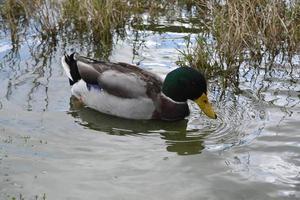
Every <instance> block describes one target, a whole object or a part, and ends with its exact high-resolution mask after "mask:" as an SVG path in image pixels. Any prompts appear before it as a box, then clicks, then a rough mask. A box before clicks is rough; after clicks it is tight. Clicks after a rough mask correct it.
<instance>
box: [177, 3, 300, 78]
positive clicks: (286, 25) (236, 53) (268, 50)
mask: <svg viewBox="0 0 300 200" xmlns="http://www.w3.org/2000/svg"><path fill="white" fill-rule="evenodd" d="M195 5H196V6H197V8H198V12H201V13H200V14H199V15H202V16H206V23H205V26H206V32H204V33H201V34H199V35H198V38H197V40H196V45H195V46H194V47H193V51H190V50H189V51H185V52H183V57H182V62H181V64H188V65H190V66H193V67H196V68H200V69H202V70H206V71H210V73H212V72H221V73H222V74H227V75H230V76H235V75H238V70H239V67H241V66H243V65H245V64H250V65H254V66H260V65H261V64H262V62H263V61H264V62H266V63H268V64H270V65H271V64H272V63H274V62H275V61H276V60H278V59H279V58H281V60H282V61H286V60H291V59H292V57H293V56H294V55H295V54H297V52H298V53H299V49H300V34H299V33H300V2H299V1H285V0H274V1H269V0H245V1H240V0H228V1H208V0H207V1H200V2H199V1H195ZM266 63H265V64H266ZM270 65H269V66H270Z"/></svg>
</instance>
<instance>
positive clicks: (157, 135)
mask: <svg viewBox="0 0 300 200" xmlns="http://www.w3.org/2000/svg"><path fill="white" fill-rule="evenodd" d="M141 32H142V33H143V35H142V36H141V37H142V39H141V41H142V42H141V43H139V48H137V44H136V40H135V38H134V37H133V34H132V33H131V30H128V36H127V37H126V38H125V39H124V40H120V39H118V40H117V38H115V39H114V40H115V41H114V47H113V51H112V53H111V56H110V60H112V61H122V62H129V63H135V64H138V65H139V66H140V67H142V68H144V69H147V70H150V71H152V72H154V73H156V74H158V75H160V76H162V77H164V76H165V75H166V74H167V73H168V72H169V71H170V70H172V69H174V68H175V67H176V64H175V62H176V61H177V59H178V56H179V52H178V49H183V48H184V37H185V36H186V35H187V34H185V33H182V31H180V32H178V33H177V32H176V31H171V32H168V29H166V31H164V32H162V33H155V32H152V31H141ZM20 44H21V45H20V46H19V47H18V48H19V49H18V50H17V51H16V50H15V49H14V48H13V46H12V44H11V42H10V40H9V37H8V35H6V34H4V33H2V34H1V37H0V58H1V61H0V62H1V63H0V199H12V198H13V197H16V198H17V199H18V198H20V199H22V198H24V199H35V198H38V199H42V198H44V197H46V199H131V200H132V199H228V200H232V199H237V200H239V199H299V198H300V132H299V130H300V124H299V119H300V105H299V101H300V77H299V76H300V66H299V59H297V58H296V59H295V61H294V63H295V65H294V66H293V67H291V66H290V65H284V64H282V66H281V65H280V66H277V67H274V69H270V70H268V71H265V70H264V69H260V68H254V69H252V68H247V67H245V68H242V69H241V70H240V83H239V87H238V89H232V88H228V89H225V90H222V89H221V86H220V81H219V80H217V79H211V80H209V90H210V93H209V96H210V97H211V99H212V100H213V104H214V106H215V107H216V110H217V113H218V116H219V118H218V119H217V120H211V119H208V118H207V117H205V116H204V115H203V114H202V113H201V111H199V110H198V108H197V107H196V106H195V105H194V104H193V102H190V103H189V105H190V108H191V115H190V116H189V117H188V118H187V119H185V120H182V121H179V122H161V121H135V120H126V119H120V118H116V117H111V116H108V115H104V114H101V113H98V112H95V111H93V110H91V109H89V108H86V107H83V106H82V105H80V104H79V103H78V102H77V101H76V100H75V99H73V98H71V95H70V87H69V83H68V80H67V78H66V76H65V75H64V73H63V69H62V68H61V65H60V57H61V55H62V54H63V52H64V51H67V52H71V51H73V50H75V51H78V52H80V53H82V54H91V53H90V52H88V48H84V47H83V48H80V47H79V46H80V45H79V44H76V42H74V44H71V45H69V44H64V43H63V42H62V41H59V42H58V44H57V46H56V47H52V46H49V45H48V44H47V43H46V44H44V43H41V42H40V41H39V40H37V39H36V38H35V37H34V36H32V37H28V38H26V39H24V40H23V41H21V43H20ZM13 49H14V50H13ZM222 93H223V94H222Z"/></svg>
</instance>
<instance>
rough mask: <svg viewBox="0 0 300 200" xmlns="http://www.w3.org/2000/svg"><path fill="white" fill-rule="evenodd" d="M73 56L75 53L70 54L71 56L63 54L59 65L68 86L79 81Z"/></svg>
mask: <svg viewBox="0 0 300 200" xmlns="http://www.w3.org/2000/svg"><path fill="white" fill-rule="evenodd" d="M74 55H75V53H72V54H71V55H68V54H66V53H65V54H64V56H63V57H62V58H61V63H62V66H63V69H64V70H65V73H66V75H67V76H68V78H69V82H70V85H73V84H74V83H76V82H77V81H79V80H80V79H81V77H80V74H79V71H78V67H77V62H76V60H75V58H74Z"/></svg>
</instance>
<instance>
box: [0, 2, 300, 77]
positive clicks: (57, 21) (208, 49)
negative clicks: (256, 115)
mask: <svg viewBox="0 0 300 200" xmlns="http://www.w3.org/2000/svg"><path fill="white" fill-rule="evenodd" d="M0 13H1V21H2V22H3V23H2V25H1V26H2V30H8V32H9V33H10V35H11V41H12V44H14V45H15V46H16V47H17V46H18V44H19V41H20V40H22V37H23V35H24V33H25V32H26V31H28V30H32V29H34V32H35V33H37V34H36V36H37V37H40V39H41V40H42V41H46V42H47V43H50V44H52V45H53V46H54V47H55V44H56V43H57V42H58V41H63V42H64V43H72V42H73V41H74V40H79V41H83V42H82V46H83V45H85V46H92V47H93V49H91V51H93V52H96V54H94V56H96V57H101V58H107V57H108V56H109V55H110V53H111V50H112V45H113V37H114V36H117V37H121V38H123V39H124V38H125V37H126V34H127V32H126V29H127V28H129V29H131V28H132V29H138V30H139V31H142V30H143V29H145V30H148V29H154V30H153V31H154V32H155V31H158V32H159V31H165V29H161V28H159V29H157V30H156V29H155V28H156V27H157V26H156V25H157V24H158V25H159V23H161V21H160V20H161V19H162V18H163V21H169V22H172V21H174V16H180V15H185V16H186V17H185V18H180V17H178V18H175V20H177V21H187V22H189V23H190V24H191V25H192V28H190V29H184V30H192V32H193V34H194V35H197V36H196V39H195V40H194V39H192V37H189V36H187V37H186V44H187V48H186V50H184V51H181V55H182V56H181V57H180V59H179V62H178V64H179V65H188V66H192V67H196V68H199V69H201V70H203V71H206V74H207V75H208V76H212V75H214V74H221V75H223V76H228V77H229V78H232V77H236V76H237V75H238V70H239V68H240V67H241V66H243V65H245V64H246V65H253V66H262V63H263V62H264V66H266V67H270V66H272V64H273V63H275V62H278V60H281V61H291V60H292V58H293V56H294V55H296V54H297V53H298V54H299V47H300V2H299V1H296V0H273V1H271V0H244V1H241V0H226V1H219V0H170V1H162V0H154V1H146V0H126V1H124V0H110V1H109V0H86V1H80V0H62V1H55V0H32V1H29V0H7V1H5V2H4V3H3V4H2V5H1V8H0ZM145 14H146V15H147V18H146V19H145ZM145 20H146V23H147V25H145ZM32 27H33V28H32ZM153 27H154V28H153ZM193 27H197V28H195V29H194V28H193ZM167 28H169V29H170V28H172V31H175V32H176V30H177V31H179V32H180V28H178V27H167ZM169 29H166V30H169ZM173 29H174V30H173ZM170 30H171V29H170ZM181 31H182V30H181ZM23 40H24V38H23ZM266 63H267V64H266Z"/></svg>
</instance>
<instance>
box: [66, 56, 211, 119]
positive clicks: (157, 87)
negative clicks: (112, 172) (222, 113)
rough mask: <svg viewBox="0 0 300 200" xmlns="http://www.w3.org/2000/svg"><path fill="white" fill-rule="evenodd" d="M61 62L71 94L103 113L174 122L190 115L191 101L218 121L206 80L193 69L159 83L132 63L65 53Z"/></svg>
mask: <svg viewBox="0 0 300 200" xmlns="http://www.w3.org/2000/svg"><path fill="white" fill-rule="evenodd" d="M61 62H62V66H63V68H64V70H65V73H66V75H67V76H68V78H69V83H70V85H71V93H72V95H74V96H75V97H76V98H77V99H79V100H80V101H81V102H82V103H84V104H85V105H86V106H87V107H90V108H92V109H95V110H97V111H100V112H102V113H106V114H110V115H114V116H118V117H122V118H128V119H160V120H168V121H175V120H181V119H184V118H185V117H186V116H188V115H189V113H190V111H189V107H188V104H187V100H189V99H190V100H193V101H195V102H196V103H197V104H198V106H199V107H200V109H201V110H202V111H203V112H204V113H205V114H206V115H207V116H208V117H210V118H212V119H216V118H217V115H216V114H215V112H214V110H213V108H212V106H211V104H210V102H209V101H208V98H207V82H206V79H205V78H204V76H203V75H202V74H201V73H200V72H198V71H197V70H195V69H193V68H190V67H179V68H177V69H175V70H173V71H171V72H170V73H168V74H167V76H166V78H165V80H164V81H162V80H161V78H159V77H158V76H156V75H155V74H153V73H151V72H148V71H146V70H144V69H141V68H139V67H137V66H134V65H131V64H127V63H122V62H119V63H113V62H104V61H97V60H94V59H91V58H88V57H84V56H80V55H79V54H77V53H73V54H71V55H67V54H65V55H64V56H63V57H62V59H61Z"/></svg>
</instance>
